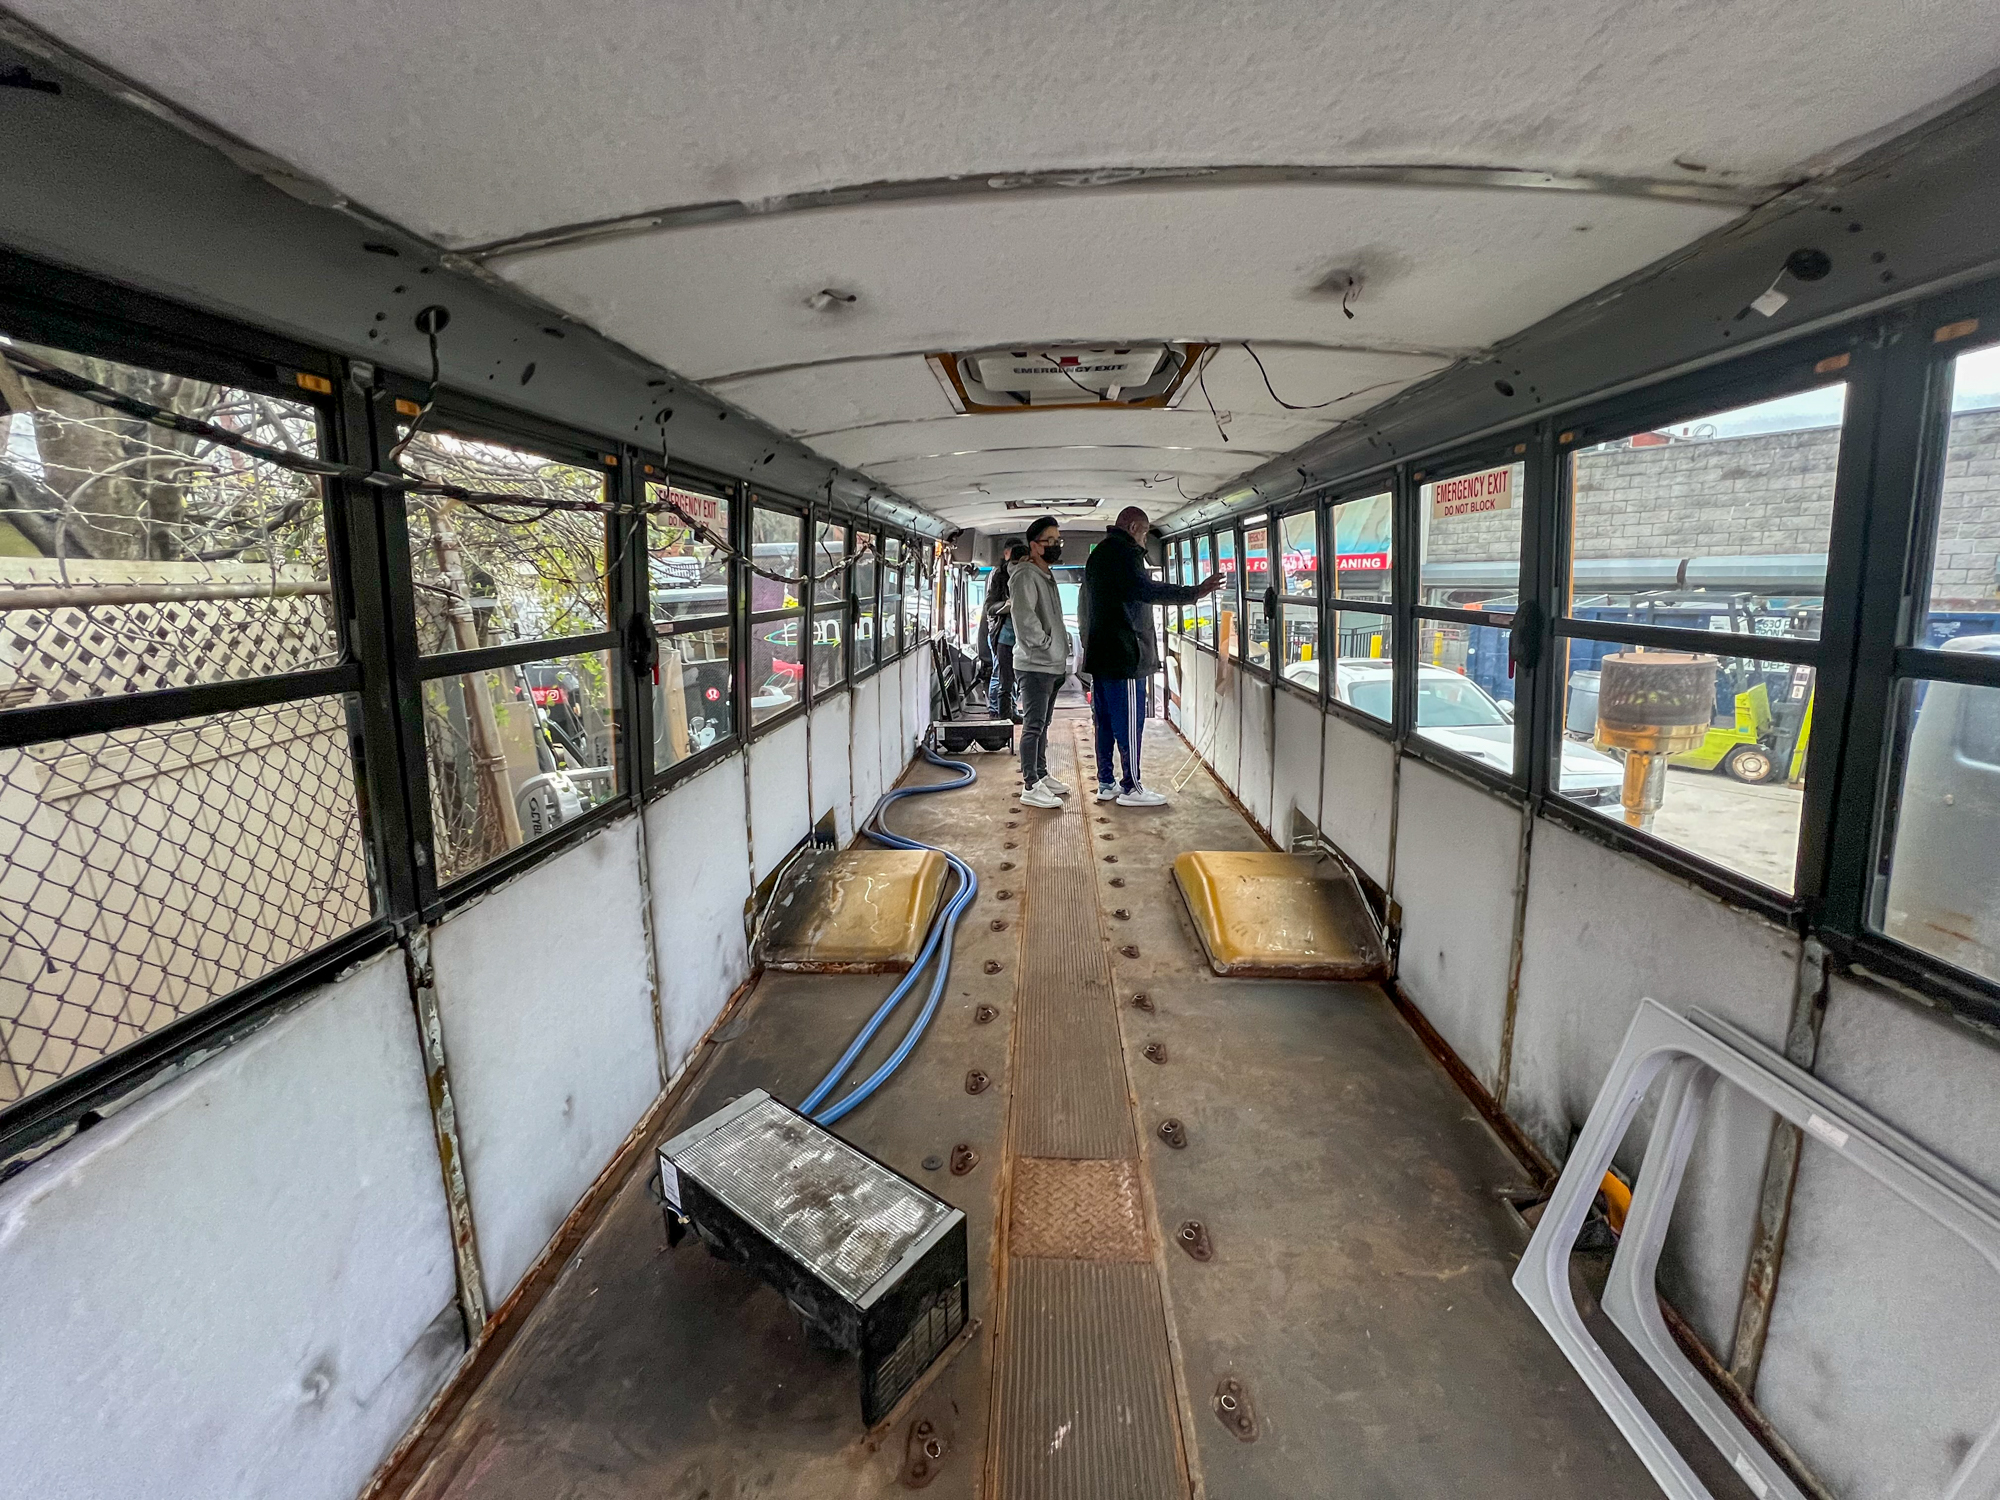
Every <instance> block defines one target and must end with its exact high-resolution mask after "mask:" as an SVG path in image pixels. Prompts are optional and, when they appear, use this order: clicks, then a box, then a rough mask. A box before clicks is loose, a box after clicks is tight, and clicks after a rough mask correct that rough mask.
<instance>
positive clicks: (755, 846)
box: [750, 718, 812, 880]
mask: <svg viewBox="0 0 2000 1500" xmlns="http://www.w3.org/2000/svg"><path fill="white" fill-rule="evenodd" d="M811 831H812V818H811V816H810V815H809V813H808V812H807V809H806V723H805V720H804V719H803V718H798V719H794V720H792V722H791V723H789V724H785V725H782V726H780V727H779V728H777V729H774V730H772V731H771V732H770V733H769V734H767V735H765V736H764V738H762V739H761V740H758V741H757V742H756V743H755V744H753V745H752V746H751V747H750V841H751V852H752V853H753V854H754V855H755V856H756V858H757V868H756V871H755V874H756V877H757V879H759V880H762V879H763V878H764V877H765V876H766V875H769V874H770V873H771V872H772V871H773V870H775V869H777V867H778V865H779V862H780V861H782V860H783V859H784V858H785V856H786V855H788V854H790V853H791V852H792V850H793V849H794V848H795V847H796V846H797V844H798V842H799V840H800V839H802V838H804V837H805V836H806V835H807V834H808V833H810V832H811Z"/></svg>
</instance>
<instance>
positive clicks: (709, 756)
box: [633, 454, 744, 801]
mask: <svg viewBox="0 0 2000 1500" xmlns="http://www.w3.org/2000/svg"><path fill="white" fill-rule="evenodd" d="M638 467H639V477H640V481H641V484H640V491H639V492H640V494H641V495H642V496H643V495H644V494H645V488H644V486H645V485H646V484H649V483H650V484H664V485H668V486H670V487H672V488H675V489H687V490H693V491H696V492H697V493H700V494H704V495H710V496H713V497H714V498H715V499H718V500H722V501H726V502H727V503H728V506H729V526H728V533H727V535H726V536H725V537H724V538H723V540H724V541H725V542H726V543H727V544H728V546H729V549H730V552H731V554H732V555H731V556H730V558H729V559H728V561H727V562H726V563H725V564H724V566H723V578H724V585H725V589H726V592H725V594H724V597H723V607H722V609H721V610H720V611H719V612H717V613H715V614H706V615H697V616H690V617H689V618H687V619H685V620H674V621H672V622H670V623H671V624H672V627H673V628H672V630H670V631H669V630H663V629H662V628H661V627H662V626H663V625H665V624H667V623H669V622H666V621H654V620H652V613H653V599H652V575H651V571H650V569H648V568H646V567H645V566H644V563H643V561H642V564H641V569H640V574H639V589H640V593H639V599H640V601H641V602H642V606H643V611H644V613H645V615H646V617H647V619H648V620H649V621H652V626H653V646H654V650H655V652H656V653H657V652H658V651H659V650H660V649H661V648H662V647H663V646H664V644H665V642H666V640H667V638H668V637H669V636H673V635H693V634H695V633H697V632H699V631H708V630H726V631H728V632H729V670H728V672H727V673H725V674H724V675H725V680H726V681H727V682H728V684H729V725H730V728H729V733H728V734H727V735H725V736H723V737H722V738H721V739H718V740H717V741H716V742H715V743H714V744H713V745H710V746H709V747H708V748H707V749H706V750H697V751H696V752H695V753H694V754H692V755H689V756H686V757H684V758H682V759H680V760H677V761H675V762H674V763H673V764H672V765H671V766H669V767H667V768H666V769H665V770H664V771H660V770H655V769H654V767H653V754H652V748H653V735H654V733H655V732H656V729H657V726H655V725H654V724H653V722H652V713H653V702H652V697H653V695H652V694H651V693H648V692H641V693H639V694H638V695H637V698H636V701H638V702H643V703H644V705H645V715H646V722H645V724H644V726H643V733H642V732H641V730H640V729H639V727H638V726H637V716H636V714H635V716H634V720H633V722H634V725H635V728H634V738H635V740H637V741H638V742H639V744H640V747H641V753H640V756H639V760H640V764H641V766H642V767H643V769H644V773H645V776H644V796H645V799H646V800H647V801H651V800H653V799H654V798H656V797H660V796H663V795H665V794H666V792H667V791H668V790H670V789H671V788H673V787H675V786H678V785H679V784H680V783H681V782H683V781H685V780H687V779H688V778H689V777H690V776H697V775H699V774H700V773H701V772H703V771H705V770H707V769H708V767H710V766H712V765H714V764H715V763H716V762H717V761H720V760H726V759H728V757H729V756H730V755H731V754H733V753H734V752H735V751H736V750H737V749H739V748H740V747H741V746H742V745H743V744H744V738H743V698H742V694H741V692H740V691H739V683H738V676H739V674H738V671H737V662H738V661H739V660H740V659H741V658H742V655H743V631H742V628H741V625H740V623H739V621H738V618H737V615H738V610H739V605H740V603H741V599H742V595H743V592H744V591H743V587H742V578H743V566H742V563H741V561H740V560H739V559H738V558H737V557H736V556H735V555H734V554H736V553H738V552H739V551H740V550H741V546H742V543H741V540H740V531H741V527H740V521H739V518H740V517H741V516H742V515H743V514H744V498H743V496H744V491H743V486H742V485H740V484H738V483H737V482H736V481H735V480H733V479H727V478H725V477H723V476H721V475H718V474H714V473H711V472H710V471H709V470H706V469H701V468H695V467H691V466H688V465H685V464H678V463H676V462H675V461H674V460H673V459H671V458H670V457H666V456H663V455H659V454H644V455H641V456H640V461H639V465H638ZM650 519H651V518H650V517H649V516H641V517H640V518H639V522H640V528H641V530H640V535H641V536H643V537H645V543H646V544H645V545H644V546H642V547H640V548H639V549H638V550H639V551H640V552H641V553H642V554H643V557H644V558H650V557H651V555H652V554H651V550H650V547H651V542H652V538H651V536H650V534H649V533H647V532H646V531H645V530H644V527H645V525H646V523H647V522H648V521H649V520H650ZM657 660H658V658H657V655H656V656H655V663H656V665H655V666H654V668H653V671H655V672H657V671H658V666H657Z"/></svg>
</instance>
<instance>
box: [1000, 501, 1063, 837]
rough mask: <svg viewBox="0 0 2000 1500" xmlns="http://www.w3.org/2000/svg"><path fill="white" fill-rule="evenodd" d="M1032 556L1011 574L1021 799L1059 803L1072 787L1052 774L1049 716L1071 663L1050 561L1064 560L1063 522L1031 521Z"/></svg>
mask: <svg viewBox="0 0 2000 1500" xmlns="http://www.w3.org/2000/svg"><path fill="white" fill-rule="evenodd" d="M1027 541H1028V555H1027V557H1025V558H1024V559H1022V560H1021V561H1020V562H1018V563H1016V564H1014V568H1013V571H1012V572H1011V573H1010V574H1009V575H1008V579H1007V591H1008V596H1009V597H1010V598H1011V599H1012V600H1013V601H1014V676H1015V679H1016V680H1017V681H1018V682H1019V683H1020V684H1021V781H1022V792H1021V802H1022V805H1023V806H1026V807H1061V806H1062V799H1063V798H1064V797H1066V796H1068V795H1069V788H1068V787H1066V786H1064V785H1063V784H1062V783H1061V782H1060V781H1057V780H1056V779H1055V777H1053V776H1051V775H1049V763H1048V749H1049V720H1050V718H1051V717H1052V716H1053V715H1054V714H1055V709H1056V693H1057V692H1058V691H1059V690H1060V689H1061V687H1062V684H1063V678H1064V676H1065V675H1067V672H1068V667H1069V627H1068V626H1067V625H1065V624H1064V623H1063V611H1062V595H1061V594H1060V593H1059V592H1057V590H1056V580H1055V575H1054V574H1053V573H1051V572H1050V571H1049V567H1050V564H1052V563H1055V562H1059V561H1061V559H1062V526H1061V523H1060V522H1058V521H1057V520H1056V518H1055V517H1054V516H1041V517H1038V518H1037V519H1036V520H1034V521H1032V522H1030V523H1029V526H1028V532H1027Z"/></svg>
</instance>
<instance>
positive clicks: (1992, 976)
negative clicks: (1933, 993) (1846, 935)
mask: <svg viewBox="0 0 2000 1500" xmlns="http://www.w3.org/2000/svg"><path fill="white" fill-rule="evenodd" d="M1996 641H2000V638H1996V637H1992V636H1988V637H1986V638H1984V639H1983V640H1982V641H1980V642H1979V643H1978V645H1977V647H1976V648H1975V649H1982V650H1983V649H1985V648H1986V647H1987V646H1988V644H1989V643H1994V642H1996ZM1961 649H1965V648H1961ZM1996 654H2000V653H1996ZM1897 715H1898V721H1899V729H1900V731H1901V733H1900V736H1899V744H1900V751H1901V753H1900V757H1899V760H1900V763H1899V765H1898V768H1897V772H1896V779H1895V782H1894V786H1895V802H1894V804H1893V806H1894V809H1895V835H1894V839H1893V841H1892V842H1891V844H1890V846H1889V848H1888V850H1887V851H1886V853H1887V860H1886V864H1887V870H1886V874H1887V880H1886V881H1878V882H1877V887H1876V890H1877V906H1876V910H1875V911H1874V913H1873V914H1872V919H1871V920H1872V922H1873V924H1874V925H1875V926H1876V927H1877V928H1878V929H1879V930H1880V931H1881V932H1883V933H1884V934H1886V935H1887V936H1889V937H1892V938H1894V939H1896V941H1898V942H1900V943H1907V944H1908V945H1909V946H1910V947H1912V948H1915V949H1917V950H1918V951H1920V952H1923V953H1927V954H1929V955H1930V956H1932V957H1933V958H1940V959H1943V960H1944V961H1945V962H1946V963H1949V964H1952V965H1953V966H1955V967H1957V968H1960V969H1964V970H1966V971H1967V972H1968V973H1972V974H1976V975H1978V976H1979V977H1980V978H1982V979H1986V980H1989V981H1994V982H2000V687H1986V686H1979V685H1974V684H1971V683H1958V682H1925V681H1911V682H1904V683H1902V684H1901V685H1900V690H1899V693H1898V698H1897Z"/></svg>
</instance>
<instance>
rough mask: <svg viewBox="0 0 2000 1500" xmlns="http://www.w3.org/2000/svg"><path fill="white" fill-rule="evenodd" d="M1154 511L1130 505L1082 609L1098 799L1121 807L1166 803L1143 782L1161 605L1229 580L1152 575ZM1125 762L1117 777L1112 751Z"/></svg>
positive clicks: (1097, 555) (1095, 568)
mask: <svg viewBox="0 0 2000 1500" xmlns="http://www.w3.org/2000/svg"><path fill="white" fill-rule="evenodd" d="M1151 524H1152V523H1151V522H1150V521H1148V520H1147V518H1146V513H1145V512H1144V511H1143V510H1141V509H1139V507H1138V506H1136V505H1128V506H1126V507H1125V509H1123V510H1121V511H1120V512H1119V513H1118V521H1117V524H1116V526H1115V527H1114V528H1113V530H1112V531H1111V533H1110V534H1109V535H1108V536H1106V537H1105V538H1104V540H1103V541H1101V542H1099V543H1098V544H1097V545H1096V546H1095V547H1094V548H1092V549H1091V553H1090V560H1089V561H1088V562H1087V563H1085V564H1084V569H1083V590H1082V597H1081V599H1080V600H1079V602H1078V606H1077V620H1078V625H1079V627H1080V629H1081V630H1082V633H1083V667H1082V669H1083V671H1084V672H1086V673H1088V674H1089V676H1090V679H1091V686H1090V711H1091V718H1092V719H1093V720H1095V721H1096V726H1097V800H1098V801H1099V802H1116V803H1117V804H1118V805H1119V806H1120V807H1162V806H1165V804H1166V800H1167V799H1166V798H1165V797H1163V796H1161V795H1160V794H1159V793H1158V792H1155V791H1150V790H1148V789H1147V786H1146V784H1145V782H1143V781H1142V780H1140V778H1139V736H1140V728H1141V726H1142V725H1143V724H1144V723H1145V722H1146V679H1147V678H1148V677H1150V676H1151V675H1152V674H1153V673H1154V672H1156V671H1158V670H1159V666H1160V648H1159V643H1158V641H1157V639H1156V638H1155V636H1154V634H1153V606H1154V605H1156V604H1192V603H1194V602H1195V600H1197V599H1199V598H1201V597H1202V596H1203V595H1205V594H1212V593H1214V592H1215V591H1216V590H1217V589H1219V588H1221V587H1222V575H1221V574H1220V573H1217V574H1214V575H1213V576H1211V577H1209V578H1205V579H1203V580H1202V581H1201V582H1200V583H1194V584H1187V583H1160V582H1157V581H1156V580H1155V579H1154V578H1153V575H1152V574H1151V573H1149V572H1147V571H1146V532H1147V531H1148V530H1149V529H1150V527H1151ZM1113 745H1116V746H1117V747H1118V751H1119V754H1120V756H1121V757H1122V758H1123V760H1124V762H1125V775H1124V778H1123V779H1122V780H1116V781H1114V780H1113V779H1112V770H1113V768H1112V763H1111V747H1112V746H1113Z"/></svg>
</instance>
